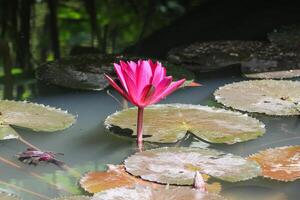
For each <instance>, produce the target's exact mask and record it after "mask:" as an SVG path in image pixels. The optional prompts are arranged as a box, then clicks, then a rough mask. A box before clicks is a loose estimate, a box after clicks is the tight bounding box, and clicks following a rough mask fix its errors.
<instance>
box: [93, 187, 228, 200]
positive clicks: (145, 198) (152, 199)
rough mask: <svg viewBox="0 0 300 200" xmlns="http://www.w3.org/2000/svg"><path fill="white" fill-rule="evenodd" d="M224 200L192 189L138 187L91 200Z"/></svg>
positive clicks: (107, 192)
mask: <svg viewBox="0 0 300 200" xmlns="http://www.w3.org/2000/svg"><path fill="white" fill-rule="evenodd" d="M113 199H118V200H141V199H142V200H166V199H172V200H183V199H187V200H222V199H225V198H223V197H221V196H219V195H217V194H211V193H204V192H200V191H199V190H195V189H192V188H186V187H185V188H183V187H177V188H172V189H167V188H157V189H153V188H151V187H147V186H141V185H137V186H135V187H132V188H128V187H119V188H115V189H110V190H106V191H103V192H100V193H97V194H95V195H94V197H92V199H91V200H113Z"/></svg>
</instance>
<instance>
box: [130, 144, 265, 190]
mask: <svg viewBox="0 0 300 200" xmlns="http://www.w3.org/2000/svg"><path fill="white" fill-rule="evenodd" d="M125 168H126V171H128V172H129V173H130V174H132V175H135V176H140V177H141V178H142V179H145V180H149V181H153V182H158V183H166V184H176V185H192V184H193V178H194V174H195V171H199V172H200V173H202V174H208V175H209V176H212V177H215V178H218V179H221V180H224V181H229V182H237V181H243V180H248V179H251V178H253V177H256V176H258V175H260V173H261V169H260V167H259V165H258V164H257V163H256V162H254V161H249V160H246V159H244V158H242V157H240V156H236V155H233V154H227V153H224V152H221V151H216V150H212V149H200V148H184V147H181V148H180V147H170V148H158V149H153V150H148V151H144V152H139V153H136V154H134V155H132V156H130V157H129V158H127V159H126V160H125Z"/></svg>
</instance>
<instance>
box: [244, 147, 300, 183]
mask: <svg viewBox="0 0 300 200" xmlns="http://www.w3.org/2000/svg"><path fill="white" fill-rule="evenodd" d="M249 160H254V161H256V162H257V163H259V164H260V166H261V168H262V175H263V176H264V177H268V178H271V179H275V180H279V181H294V180H297V179H300V146H285V147H277V148H272V149H267V150H264V151H260V152H258V153H256V154H254V155H251V156H250V157H249Z"/></svg>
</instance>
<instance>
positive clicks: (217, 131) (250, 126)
mask: <svg viewBox="0 0 300 200" xmlns="http://www.w3.org/2000/svg"><path fill="white" fill-rule="evenodd" d="M136 117H137V109H136V108H130V109H127V110H123V111H120V112H116V113H115V114H112V115H110V116H109V117H107V118H106V120H105V122H104V124H105V126H106V127H107V128H108V129H110V130H111V131H112V132H115V133H118V134H120V135H124V136H134V137H135V136H136ZM120 128H121V129H120ZM188 132H189V133H192V134H194V135H195V136H196V137H199V138H201V139H203V140H205V141H208V142H212V143H227V144H233V143H236V142H242V141H247V140H250V139H255V138H257V137H258V136H261V135H263V134H264V132H265V128H264V124H263V123H261V122H259V121H258V120H256V119H254V118H251V117H249V116H247V115H243V114H241V113H238V112H232V111H228V110H224V109H218V108H212V107H207V106H200V105H188V104H162V105H153V106H149V107H147V108H146V109H145V112H144V130H143V133H144V141H148V142H159V143H175V142H177V141H179V140H180V139H182V138H183V137H184V136H185V135H186V134H187V133H188Z"/></svg>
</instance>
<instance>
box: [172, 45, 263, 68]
mask: <svg viewBox="0 0 300 200" xmlns="http://www.w3.org/2000/svg"><path fill="white" fill-rule="evenodd" d="M265 45H266V44H265V43H263V42H258V41H211V42H202V43H194V44H192V45H190V46H188V47H185V48H175V49H172V50H171V51H170V52H169V53H168V61H169V62H170V63H174V64H179V65H183V66H184V67H186V68H187V69H190V70H192V71H197V72H209V71H214V70H218V69H221V68H223V67H226V66H229V65H233V64H239V63H241V62H242V61H244V60H247V59H248V58H249V57H250V55H251V54H253V53H254V52H256V51H257V50H259V49H261V48H262V47H263V46H265Z"/></svg>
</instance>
